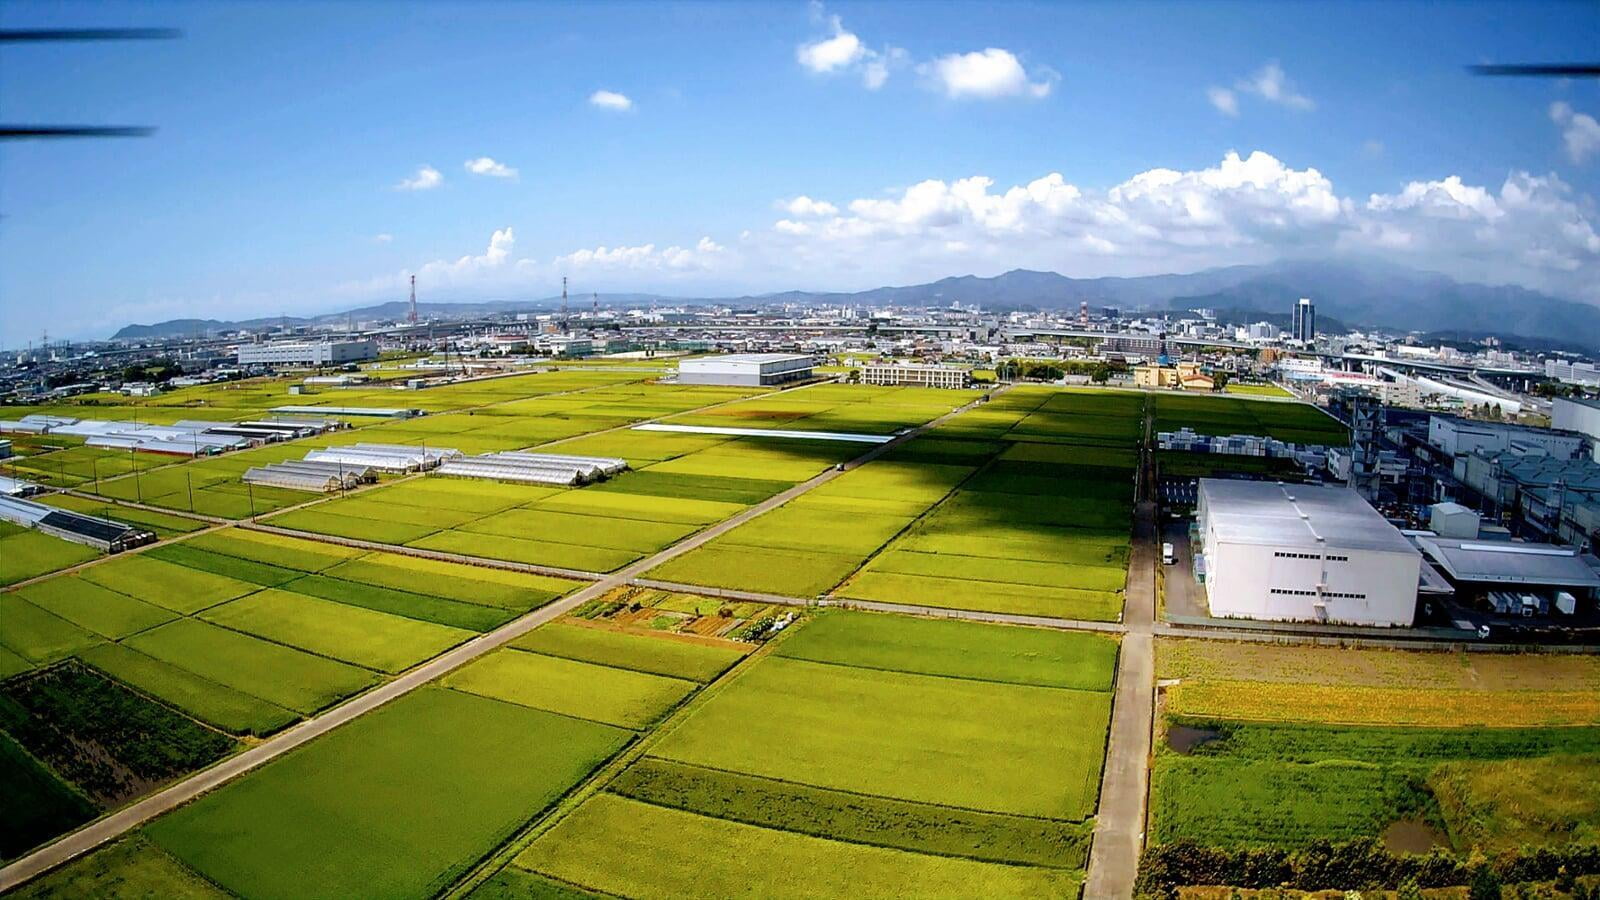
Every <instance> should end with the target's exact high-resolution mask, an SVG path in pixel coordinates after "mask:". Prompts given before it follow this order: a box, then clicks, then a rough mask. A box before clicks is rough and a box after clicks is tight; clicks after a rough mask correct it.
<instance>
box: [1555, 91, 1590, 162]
mask: <svg viewBox="0 0 1600 900" xmlns="http://www.w3.org/2000/svg"><path fill="white" fill-rule="evenodd" d="M1550 121H1552V122H1554V123H1556V125H1557V126H1559V127H1560V129H1561V142H1562V144H1564V145H1565V146H1566V149H1567V158H1568V159H1570V160H1572V162H1573V163H1574V164H1578V165H1581V164H1582V163H1584V162H1585V161H1587V160H1588V159H1589V157H1590V156H1591V155H1593V154H1594V153H1595V152H1596V151H1600V122H1596V121H1595V118H1594V116H1591V115H1589V114H1587V113H1581V112H1576V111H1574V110H1573V108H1572V105H1571V104H1569V103H1567V102H1566V101H1563V100H1557V101H1556V102H1554V103H1552V104H1550Z"/></svg>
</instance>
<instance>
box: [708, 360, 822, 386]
mask: <svg viewBox="0 0 1600 900" xmlns="http://www.w3.org/2000/svg"><path fill="white" fill-rule="evenodd" d="M815 366H816V363H815V362H814V361H813V360H812V359H811V357H809V356H806V355H804V354H799V353H730V354H727V355H724V356H703V357H700V358H698V359H685V360H683V361H681V362H679V363H678V383H679V384H722V385H732V386H735V387H767V386H770V385H775V384H786V383H788V382H791V381H803V380H805V379H807V378H810V377H811V372H812V369H813V368H814V367H815Z"/></svg>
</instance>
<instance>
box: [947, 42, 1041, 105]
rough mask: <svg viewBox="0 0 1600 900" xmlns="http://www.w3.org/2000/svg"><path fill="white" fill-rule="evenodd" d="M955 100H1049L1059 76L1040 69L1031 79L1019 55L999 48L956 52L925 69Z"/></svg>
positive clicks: (948, 95)
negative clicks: (1010, 98)
mask: <svg viewBox="0 0 1600 900" xmlns="http://www.w3.org/2000/svg"><path fill="white" fill-rule="evenodd" d="M923 71H924V72H925V73H927V74H928V75H929V76H931V77H932V78H933V79H934V81H935V82H936V83H937V84H938V85H939V87H940V89H941V90H943V91H944V93H945V96H947V97H951V98H952V99H957V100H960V99H968V98H975V99H993V98H997V97H1045V96H1048V95H1049V94H1050V89H1051V88H1052V87H1054V85H1055V82H1056V81H1057V80H1058V76H1057V75H1056V74H1055V73H1054V72H1052V71H1049V70H1040V71H1039V72H1037V73H1035V76H1034V77H1033V78H1030V77H1029V75H1028V72H1027V71H1026V70H1025V69H1023V67H1022V62H1021V60H1019V59H1017V57H1016V54H1014V53H1012V52H1011V51H1009V50H1002V49H1000V48H999V47H989V48H987V49H985V50H980V51H976V52H973V53H952V54H950V55H948V56H941V57H939V58H938V59H935V60H934V61H932V62H930V63H928V64H927V65H925V66H923Z"/></svg>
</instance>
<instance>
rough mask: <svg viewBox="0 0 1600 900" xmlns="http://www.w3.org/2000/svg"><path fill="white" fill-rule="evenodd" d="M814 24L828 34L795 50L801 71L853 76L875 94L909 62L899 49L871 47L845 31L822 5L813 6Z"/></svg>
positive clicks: (904, 53)
mask: <svg viewBox="0 0 1600 900" xmlns="http://www.w3.org/2000/svg"><path fill="white" fill-rule="evenodd" d="M811 20H812V21H813V22H815V23H816V24H819V25H822V26H823V27H824V28H825V29H826V30H827V32H828V34H827V36H826V37H820V38H817V39H816V40H812V41H808V42H806V43H803V44H801V45H800V46H798V47H796V48H795V51H794V56H795V60H796V61H797V62H799V63H800V66H801V68H803V69H805V70H806V71H808V72H811V73H812V74H815V75H833V74H837V73H840V72H853V73H855V74H858V75H860V76H861V83H862V85H863V86H865V87H866V89H867V90H869V91H875V90H878V89H879V88H881V87H883V86H884V84H886V83H888V81H889V74H890V72H891V71H893V70H894V69H896V68H899V67H900V66H903V65H905V64H906V62H907V60H908V59H909V57H908V55H907V53H906V51H904V50H902V49H900V48H899V47H885V48H884V49H882V50H874V49H872V48H871V47H868V46H867V45H866V44H865V43H863V42H862V40H861V38H860V37H859V36H858V35H857V34H855V32H852V31H849V30H846V28H845V27H844V21H843V20H842V19H840V18H839V17H838V16H836V15H828V13H827V11H826V10H825V9H824V7H823V5H822V4H821V3H815V2H814V3H812V4H811Z"/></svg>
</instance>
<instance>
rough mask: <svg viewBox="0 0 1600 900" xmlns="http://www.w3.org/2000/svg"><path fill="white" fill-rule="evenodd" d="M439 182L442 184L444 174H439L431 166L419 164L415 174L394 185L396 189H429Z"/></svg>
mask: <svg viewBox="0 0 1600 900" xmlns="http://www.w3.org/2000/svg"><path fill="white" fill-rule="evenodd" d="M441 184H444V176H443V175H441V174H439V170H438V169H435V168H434V167H433V166H420V167H418V168H417V174H415V175H413V176H411V177H410V178H407V179H404V180H402V181H401V182H400V183H399V184H397V185H395V186H394V187H395V190H398V191H431V190H433V189H434V188H436V187H438V186H439V185H441Z"/></svg>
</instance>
